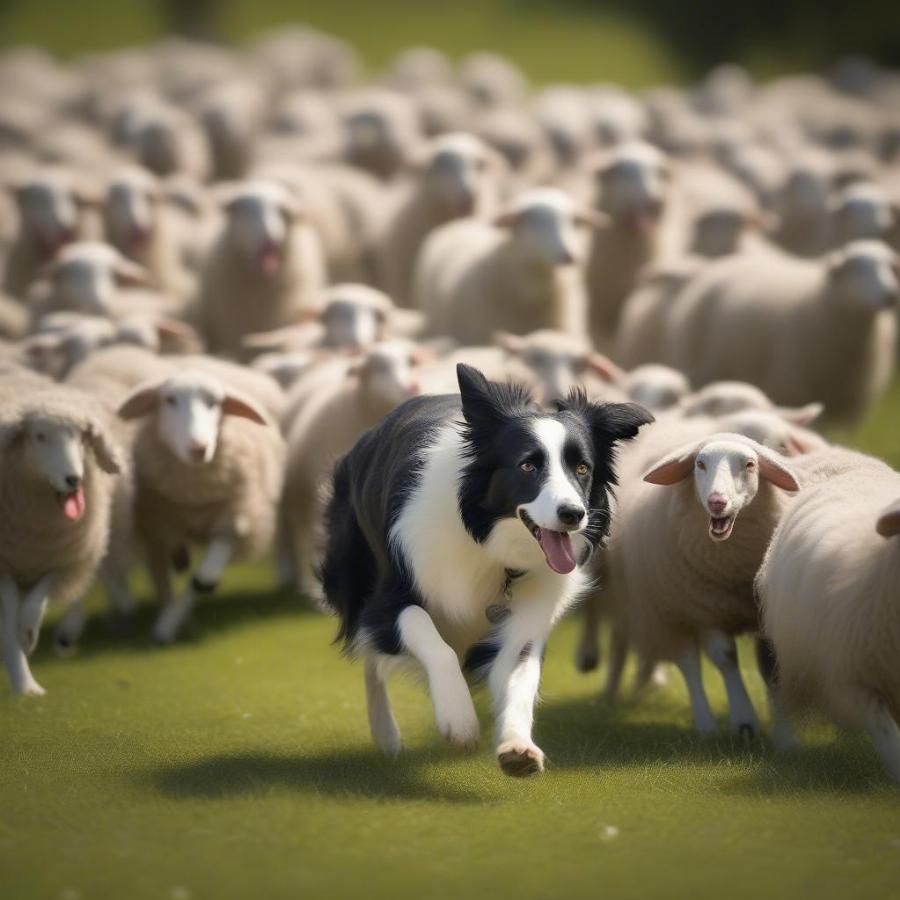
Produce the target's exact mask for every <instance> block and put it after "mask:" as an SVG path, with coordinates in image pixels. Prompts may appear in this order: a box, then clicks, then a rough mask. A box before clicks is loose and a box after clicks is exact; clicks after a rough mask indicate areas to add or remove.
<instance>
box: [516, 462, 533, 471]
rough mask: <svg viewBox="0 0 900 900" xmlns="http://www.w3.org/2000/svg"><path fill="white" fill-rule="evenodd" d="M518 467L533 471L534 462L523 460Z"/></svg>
mask: <svg viewBox="0 0 900 900" xmlns="http://www.w3.org/2000/svg"><path fill="white" fill-rule="evenodd" d="M519 468H520V469H521V470H522V471H523V472H533V471H534V463H530V462H523V463H522V464H521V465H520V466H519Z"/></svg>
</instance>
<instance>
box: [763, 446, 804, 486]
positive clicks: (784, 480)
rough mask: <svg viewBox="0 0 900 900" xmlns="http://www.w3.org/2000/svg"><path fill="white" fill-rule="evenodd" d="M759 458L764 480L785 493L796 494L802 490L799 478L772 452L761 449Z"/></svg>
mask: <svg viewBox="0 0 900 900" xmlns="http://www.w3.org/2000/svg"><path fill="white" fill-rule="evenodd" d="M757 456H758V457H759V474H760V476H761V477H762V478H765V479H766V481H768V482H770V483H771V484H774V485H775V487H778V488H781V489H782V490H783V491H790V492H791V493H795V492H796V491H799V490H800V483H799V482H798V481H797V476H796V475H794V473H793V472H792V471H791V470H790V469H789V468H788V467H787V466H786V465H785V464H784V463H783V462H782V461H781V460H780V459H779V458H778V457H777V456H776V455H775V454H774V453H772V451H771V450H768V449H766V448H764V447H760V448H759V449H758V450H757Z"/></svg>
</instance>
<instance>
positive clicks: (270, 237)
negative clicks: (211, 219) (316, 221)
mask: <svg viewBox="0 0 900 900" xmlns="http://www.w3.org/2000/svg"><path fill="white" fill-rule="evenodd" d="M227 210H228V229H229V233H230V238H231V243H232V246H233V247H234V248H235V249H236V250H237V251H238V252H239V253H240V254H242V255H243V256H244V258H245V259H247V260H248V261H250V262H251V263H252V264H253V265H254V266H256V267H258V268H259V270H260V271H261V272H262V274H263V275H264V276H267V277H274V276H277V275H278V274H279V273H280V272H281V271H282V269H283V266H284V260H285V254H286V249H287V244H288V238H289V235H290V230H291V226H292V224H293V222H294V220H295V218H296V217H297V214H298V211H297V209H296V207H295V205H294V204H293V203H292V202H291V201H290V200H289V198H288V197H287V196H286V195H285V196H280V195H279V194H277V193H275V192H271V193H263V192H257V193H246V194H242V195H241V196H239V197H237V198H235V199H234V200H232V201H231V202H230V203H229V204H228V206H227Z"/></svg>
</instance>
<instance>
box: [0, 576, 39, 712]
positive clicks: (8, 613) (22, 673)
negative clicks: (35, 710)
mask: <svg viewBox="0 0 900 900" xmlns="http://www.w3.org/2000/svg"><path fill="white" fill-rule="evenodd" d="M19 603H20V598H19V589H18V587H17V586H16V584H15V582H14V581H13V580H12V579H11V578H9V577H8V576H5V575H4V576H2V577H0V611H2V619H0V643H2V646H3V664H4V666H5V667H6V671H7V674H8V675H9V682H10V685H11V687H12V691H13V693H14V694H25V695H30V696H35V697H40V696H43V694H44V693H46V692H45V691H44V689H43V688H42V687H41V686H40V685H39V684H38V683H37V681H35V679H34V676H33V675H32V674H31V669H30V668H29V667H28V657H27V656H26V655H25V652H24V651H23V650H22V645H21V644H20V643H19Z"/></svg>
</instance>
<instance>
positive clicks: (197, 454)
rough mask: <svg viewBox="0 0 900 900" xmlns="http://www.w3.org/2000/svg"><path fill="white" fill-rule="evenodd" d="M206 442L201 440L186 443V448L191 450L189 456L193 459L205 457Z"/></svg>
mask: <svg viewBox="0 0 900 900" xmlns="http://www.w3.org/2000/svg"><path fill="white" fill-rule="evenodd" d="M207 446H208V445H207V444H206V443H204V442H203V441H191V442H190V444H189V445H188V449H189V450H190V452H191V456H192V457H193V458H194V459H198V460H199V459H205V458H206V449H207Z"/></svg>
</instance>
